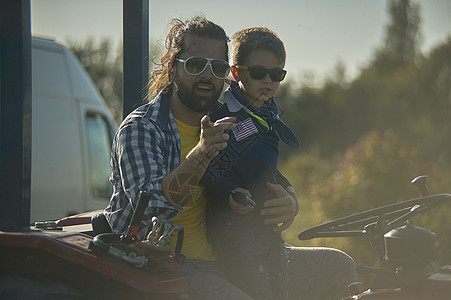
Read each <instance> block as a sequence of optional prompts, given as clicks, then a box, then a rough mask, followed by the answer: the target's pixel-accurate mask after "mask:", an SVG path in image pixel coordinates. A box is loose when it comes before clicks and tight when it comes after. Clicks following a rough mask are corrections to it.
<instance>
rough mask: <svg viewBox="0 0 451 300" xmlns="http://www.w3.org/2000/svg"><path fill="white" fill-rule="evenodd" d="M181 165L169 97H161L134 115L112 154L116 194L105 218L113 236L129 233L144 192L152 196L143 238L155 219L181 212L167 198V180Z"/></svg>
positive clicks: (121, 130) (117, 137)
mask: <svg viewBox="0 0 451 300" xmlns="http://www.w3.org/2000/svg"><path fill="white" fill-rule="evenodd" d="M179 164H180V137H179V133H178V130H177V125H176V123H175V120H174V116H173V115H172V112H171V111H170V109H169V103H168V101H167V99H166V95H159V96H157V97H156V98H155V99H154V100H153V101H151V102H150V103H147V104H144V105H142V106H140V107H138V108H137V109H136V110H134V111H133V112H132V113H130V114H129V115H128V116H127V117H126V118H125V120H124V121H123V122H122V124H121V125H120V126H119V129H118V130H117V132H116V135H115V137H114V140H113V145H112V150H111V166H112V175H111V177H110V181H111V183H112V185H113V194H112V196H111V199H110V204H109V205H108V207H107V208H105V212H104V213H105V216H106V218H107V220H108V222H109V224H110V226H111V228H112V229H113V232H117V233H125V232H126V230H127V228H128V226H129V225H130V222H131V219H132V216H133V213H134V211H135V208H136V206H137V204H138V197H139V193H140V191H149V192H151V194H152V196H151V198H150V200H149V204H148V207H147V209H146V211H145V213H144V217H143V221H142V228H141V230H140V231H139V233H138V237H139V238H141V239H142V238H144V237H145V235H146V233H147V231H148V228H149V226H150V222H151V218H152V217H153V216H155V215H158V216H159V217H161V218H166V219H171V218H173V217H174V216H175V215H177V213H178V212H179V211H180V210H179V209H178V208H175V207H173V206H171V204H170V203H169V202H168V200H167V199H166V198H165V197H164V195H163V188H162V181H163V178H164V177H165V176H166V175H167V174H168V173H170V172H171V171H172V170H174V169H175V168H176V167H177V166H178V165H179Z"/></svg>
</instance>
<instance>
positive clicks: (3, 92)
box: [0, 0, 31, 231]
mask: <svg viewBox="0 0 451 300" xmlns="http://www.w3.org/2000/svg"><path fill="white" fill-rule="evenodd" d="M30 18H31V14H30V0H15V1H11V0H0V230H5V231H7V230H11V231H17V230H19V229H23V228H26V227H28V228H29V223H30V189H31V188H30V186H31V179H30V178H31V167H30V166H31V24H30Z"/></svg>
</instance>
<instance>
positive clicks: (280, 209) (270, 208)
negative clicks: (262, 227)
mask: <svg viewBox="0 0 451 300" xmlns="http://www.w3.org/2000/svg"><path fill="white" fill-rule="evenodd" d="M266 188H267V189H268V190H269V191H270V192H271V193H272V194H273V196H274V199H271V200H267V201H265V203H263V207H264V209H262V210H261V211H260V213H261V214H262V215H263V216H269V217H268V218H267V219H266V220H265V224H268V225H274V224H276V225H277V224H281V225H280V226H276V227H275V228H274V231H276V232H278V231H283V230H285V229H287V228H288V227H289V226H290V225H291V224H292V223H293V220H294V217H295V216H296V215H297V213H298V211H299V203H298V200H297V197H296V193H295V191H294V188H293V187H291V186H289V187H287V188H286V189H284V188H283V187H282V186H281V185H279V184H272V183H269V182H267V183H266Z"/></svg>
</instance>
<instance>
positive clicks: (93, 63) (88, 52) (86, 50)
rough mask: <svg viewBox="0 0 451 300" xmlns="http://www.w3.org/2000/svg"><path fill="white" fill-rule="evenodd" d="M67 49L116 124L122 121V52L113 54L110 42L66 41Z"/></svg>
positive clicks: (104, 40) (91, 40)
mask: <svg viewBox="0 0 451 300" xmlns="http://www.w3.org/2000/svg"><path fill="white" fill-rule="evenodd" d="M67 47H68V48H69V49H71V50H72V52H73V53H74V54H75V55H76V56H77V57H78V59H79V60H80V62H81V64H82V65H83V67H84V68H85V69H86V71H87V72H88V74H89V75H90V77H91V78H92V80H93V81H94V83H95V85H96V86H97V89H98V90H99V92H100V93H101V94H102V96H103V98H104V99H105V101H106V104H107V106H108V108H109V109H110V111H111V113H112V115H113V118H114V120H115V121H116V123H117V124H119V123H120V122H121V121H122V51H121V50H119V51H118V52H116V53H115V51H114V49H113V45H112V42H111V41H110V40H108V39H103V40H101V41H100V42H99V43H95V42H94V40H93V39H88V40H86V41H84V42H82V43H79V42H75V41H68V42H67Z"/></svg>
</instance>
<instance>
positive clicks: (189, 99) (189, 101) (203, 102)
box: [174, 78, 222, 113]
mask: <svg viewBox="0 0 451 300" xmlns="http://www.w3.org/2000/svg"><path fill="white" fill-rule="evenodd" d="M196 84H208V85H209V86H211V87H212V89H213V93H212V95H211V96H210V97H203V96H200V95H196V93H195V88H194V85H195V84H194V85H193V87H192V88H190V87H188V86H187V85H186V84H184V83H183V82H182V81H181V80H178V79H177V78H176V79H175V82H174V89H175V92H176V94H177V96H178V97H179V99H180V101H181V102H182V103H183V104H184V105H185V106H186V107H188V108H189V109H191V110H192V111H195V112H198V113H205V112H208V111H210V110H211V109H212V108H213V107H214V106H215V104H216V102H217V101H218V99H219V96H220V95H221V91H222V90H219V91H216V87H215V85H214V84H212V83H211V82H207V81H199V82H196Z"/></svg>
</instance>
